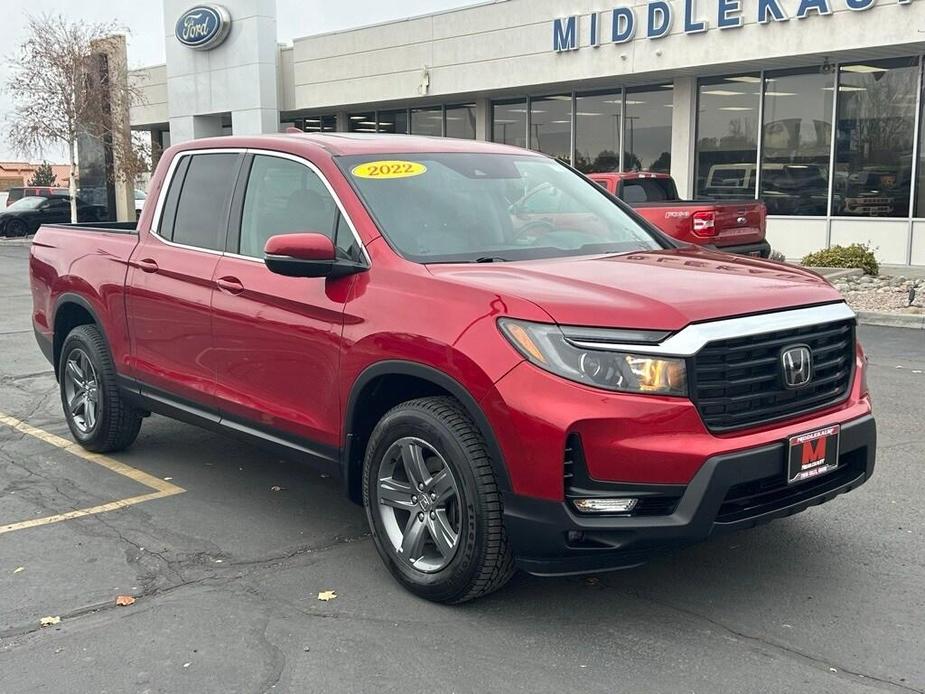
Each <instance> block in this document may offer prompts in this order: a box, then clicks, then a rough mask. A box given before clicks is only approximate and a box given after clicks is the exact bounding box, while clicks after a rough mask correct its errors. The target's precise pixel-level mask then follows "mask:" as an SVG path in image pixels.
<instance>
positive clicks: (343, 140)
mask: <svg viewBox="0 0 925 694" xmlns="http://www.w3.org/2000/svg"><path fill="white" fill-rule="evenodd" d="M299 143H304V144H308V145H314V146H317V147H321V148H322V149H324V150H326V151H328V152H329V153H330V154H331V155H333V156H351V155H362V154H403V153H423V152H432V153H438V152H441V153H445V152H467V153H483V154H521V155H530V154H532V155H535V156H545V155H542V154H540V153H538V152H530V151H529V150H525V149H520V148H518V147H510V146H508V145H501V144H496V143H494V142H483V141H480V140H458V139H454V138H450V137H423V136H420V135H387V134H379V133H281V134H279V135H253V136H245V135H232V136H228V137H213V138H206V139H200V140H192V141H190V142H185V143H183V144H181V145H178V147H177V148H178V149H181V150H189V149H224V148H240V147H246V148H254V149H260V148H263V149H274V150H275V149H278V150H282V151H293V150H294V149H298V145H299Z"/></svg>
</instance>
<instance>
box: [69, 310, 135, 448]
mask: <svg viewBox="0 0 925 694" xmlns="http://www.w3.org/2000/svg"><path fill="white" fill-rule="evenodd" d="M58 378H59V382H60V390H61V404H62V405H63V407H64V416H65V418H66V419H67V425H68V427H70V429H71V434H73V436H74V438H75V439H76V440H77V443H79V444H80V445H81V446H83V447H84V448H86V449H87V450H88V451H93V452H94V453H112V452H114V451H121V450H123V449H125V448H128V447H129V446H131V445H132V443H133V442H134V441H135V438H136V437H137V436H138V432H139V430H140V429H141V420H142V416H143V414H144V413H143V412H142V411H141V410H138V409H136V408H135V407H132V406H131V405H130V404H128V403H127V402H125V400H124V399H123V397H122V394H121V393H120V392H119V387H118V382H117V380H116V370H115V367H114V366H113V363H112V357H111V356H110V354H109V347H108V346H107V344H106V340H105V339H104V338H103V334H102V333H101V332H100V330H99V328H97V327H96V326H95V325H80V326H77V327H76V328H74V329H73V330H72V331H71V332H70V334H69V335H68V336H67V337H66V338H65V340H64V344H63V345H62V347H61V358H60V361H59V362H58Z"/></svg>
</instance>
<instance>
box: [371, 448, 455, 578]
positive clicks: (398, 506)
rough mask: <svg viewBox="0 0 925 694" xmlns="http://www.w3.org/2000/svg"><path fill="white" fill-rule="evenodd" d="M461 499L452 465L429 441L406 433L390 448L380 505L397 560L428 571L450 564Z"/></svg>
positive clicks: (385, 459)
mask: <svg viewBox="0 0 925 694" xmlns="http://www.w3.org/2000/svg"><path fill="white" fill-rule="evenodd" d="M460 501H461V500H460V495H459V487H458V486H457V483H456V479H455V478H454V476H453V472H452V470H451V469H450V466H449V465H448V464H447V462H446V460H444V458H443V456H442V455H440V453H438V452H437V450H436V449H435V448H434V447H433V446H431V445H430V444H429V443H427V442H426V441H424V440H423V439H419V438H415V437H405V438H402V439H399V440H398V441H396V442H395V443H393V444H392V445H391V446H390V447H389V449H388V451H386V454H385V456H383V458H382V461H381V463H380V465H379V474H378V476H377V483H376V507H377V512H378V514H379V518H380V519H381V521H382V525H383V528H384V529H385V533H386V535H387V536H388V540H389V542H390V543H391V545H392V549H393V550H394V552H395V554H396V555H397V557H398V559H399V561H402V562H405V563H407V564H409V565H411V566H412V567H414V568H415V569H417V570H418V571H422V572H424V573H436V572H437V571H440V570H441V569H444V568H446V567H447V566H448V565H449V563H450V562H451V561H452V560H453V557H454V556H455V555H456V550H457V549H458V547H459V535H460V530H461V527H460V526H461V523H462V518H461V508H460Z"/></svg>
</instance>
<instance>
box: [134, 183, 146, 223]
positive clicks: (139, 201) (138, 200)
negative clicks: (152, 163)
mask: <svg viewBox="0 0 925 694" xmlns="http://www.w3.org/2000/svg"><path fill="white" fill-rule="evenodd" d="M147 197H148V194H147V193H145V192H144V191H143V190H138V189H137V188H135V219H138V218H139V217H140V216H141V211H142V210H143V209H144V206H145V200H146V199H147Z"/></svg>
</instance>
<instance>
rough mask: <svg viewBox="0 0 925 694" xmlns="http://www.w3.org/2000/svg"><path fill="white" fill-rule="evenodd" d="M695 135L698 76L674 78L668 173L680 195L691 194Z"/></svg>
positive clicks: (689, 195) (694, 160)
mask: <svg viewBox="0 0 925 694" xmlns="http://www.w3.org/2000/svg"><path fill="white" fill-rule="evenodd" d="M696 137H697V79H696V78H695V77H678V78H676V79H675V80H674V108H673V109H672V115H671V176H672V178H674V180H675V183H676V184H677V186H678V195H680V196H681V197H682V198H687V199H689V198H692V197H693V196H694V170H695V168H696V158H695V144H696Z"/></svg>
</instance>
